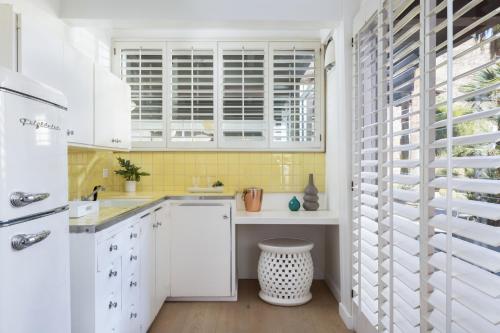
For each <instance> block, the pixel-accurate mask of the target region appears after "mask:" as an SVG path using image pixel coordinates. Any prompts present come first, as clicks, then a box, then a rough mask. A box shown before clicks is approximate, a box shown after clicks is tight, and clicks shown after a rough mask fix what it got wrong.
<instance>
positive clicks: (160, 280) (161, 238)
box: [155, 204, 170, 312]
mask: <svg viewBox="0 0 500 333" xmlns="http://www.w3.org/2000/svg"><path fill="white" fill-rule="evenodd" d="M155 220H156V226H157V227H156V233H155V241H156V242H155V243H156V297H155V303H156V311H157V312H158V311H159V310H160V309H161V307H162V305H163V303H164V302H165V299H166V298H167V297H168V296H170V239H169V237H170V228H169V211H168V204H163V205H162V206H160V207H158V208H157V210H155Z"/></svg>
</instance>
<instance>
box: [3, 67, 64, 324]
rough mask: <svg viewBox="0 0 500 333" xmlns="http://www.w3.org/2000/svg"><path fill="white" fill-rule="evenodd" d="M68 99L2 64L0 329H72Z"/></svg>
mask: <svg viewBox="0 0 500 333" xmlns="http://www.w3.org/2000/svg"><path fill="white" fill-rule="evenodd" d="M65 105H66V100H65V98H64V96H63V95H62V94H61V93H60V92H58V91H56V90H53V89H51V88H49V87H47V86H45V85H43V84H41V83H38V82H35V81H32V80H30V79H28V78H26V77H24V76H22V75H20V74H18V73H14V72H11V71H8V70H6V69H3V68H0V332H1V333H4V332H5V333H34V332H36V333H59V332H60V333H68V332H70V331H71V325H70V322H71V318H70V308H71V306H70V286H69V281H70V279H69V226H68V222H69V217H68V210H67V204H68V198H67V196H68V194H67V192H68V189H67V178H68V175H67V144H66V133H65V130H64V126H63V118H64V114H65V113H66V112H67V110H66V106H65Z"/></svg>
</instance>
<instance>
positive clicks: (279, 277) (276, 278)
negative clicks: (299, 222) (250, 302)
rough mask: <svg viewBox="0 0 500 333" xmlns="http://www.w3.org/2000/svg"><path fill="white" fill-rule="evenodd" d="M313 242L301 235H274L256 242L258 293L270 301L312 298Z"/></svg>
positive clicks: (291, 303) (293, 302) (295, 302)
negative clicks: (257, 253) (283, 236)
mask: <svg viewBox="0 0 500 333" xmlns="http://www.w3.org/2000/svg"><path fill="white" fill-rule="evenodd" d="M313 247H314V244H313V243H312V242H309V241H305V240H301V239H289V238H276V239H268V240H265V241H263V242H260V243H259V248H260V249H261V253H260V258H259V267H258V275H259V284H260V293H259V297H260V298H261V299H262V300H263V301H265V302H267V303H270V304H274V305H284V306H294V305H301V304H304V303H307V302H309V301H310V300H311V298H312V295H311V292H310V288H311V284H312V281H313V272H314V267H313V261H312V257H311V252H310V251H311V250H312V248H313Z"/></svg>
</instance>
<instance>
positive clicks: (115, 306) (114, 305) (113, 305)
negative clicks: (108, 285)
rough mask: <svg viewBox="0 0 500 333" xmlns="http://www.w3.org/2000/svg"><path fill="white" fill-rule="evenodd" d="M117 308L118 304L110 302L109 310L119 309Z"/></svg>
mask: <svg viewBox="0 0 500 333" xmlns="http://www.w3.org/2000/svg"><path fill="white" fill-rule="evenodd" d="M117 307H118V302H113V301H109V305H108V308H109V309H112V308H117Z"/></svg>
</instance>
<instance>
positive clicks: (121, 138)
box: [115, 81, 132, 149]
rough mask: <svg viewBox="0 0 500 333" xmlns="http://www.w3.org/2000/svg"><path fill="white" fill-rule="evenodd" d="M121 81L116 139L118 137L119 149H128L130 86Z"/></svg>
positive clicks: (130, 129)
mask: <svg viewBox="0 0 500 333" xmlns="http://www.w3.org/2000/svg"><path fill="white" fill-rule="evenodd" d="M120 83H121V89H120V90H121V98H120V105H121V106H120V108H119V109H118V110H117V115H116V132H115V133H116V134H115V136H116V139H118V143H117V147H118V148H121V149H130V141H131V140H130V139H131V138H130V135H131V131H132V125H131V119H130V113H131V109H132V108H131V102H130V86H129V85H128V84H126V83H125V82H123V81H120Z"/></svg>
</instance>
